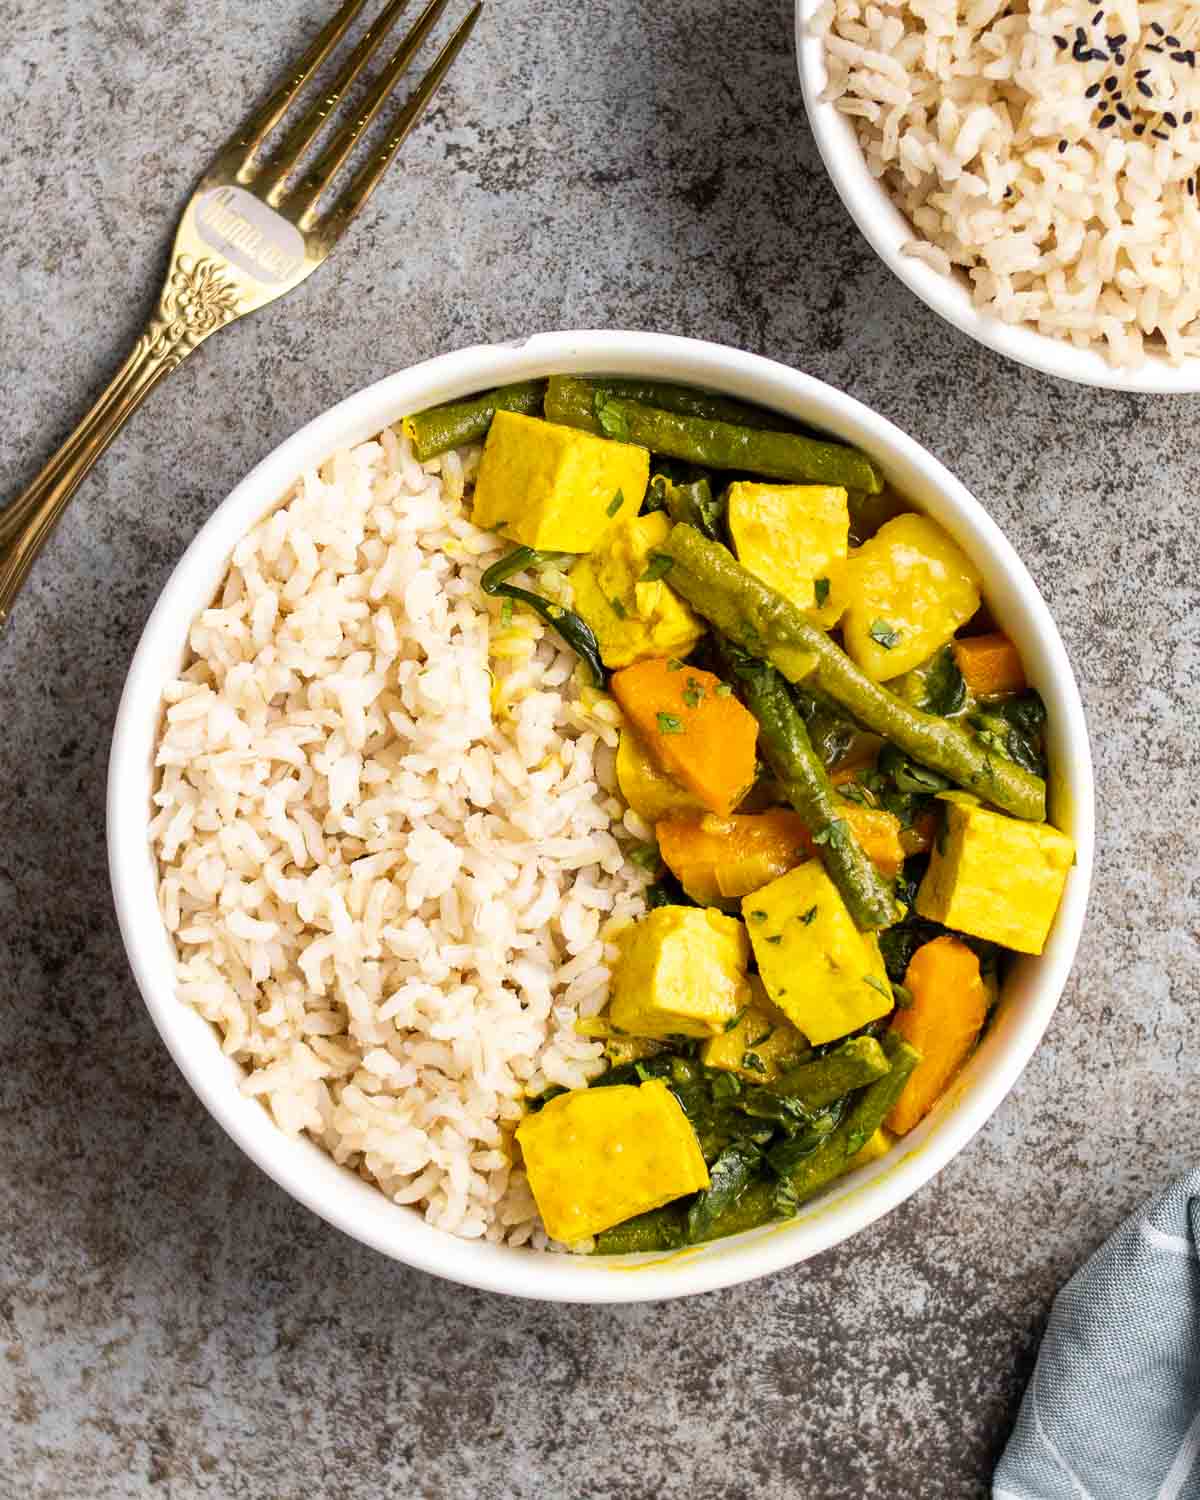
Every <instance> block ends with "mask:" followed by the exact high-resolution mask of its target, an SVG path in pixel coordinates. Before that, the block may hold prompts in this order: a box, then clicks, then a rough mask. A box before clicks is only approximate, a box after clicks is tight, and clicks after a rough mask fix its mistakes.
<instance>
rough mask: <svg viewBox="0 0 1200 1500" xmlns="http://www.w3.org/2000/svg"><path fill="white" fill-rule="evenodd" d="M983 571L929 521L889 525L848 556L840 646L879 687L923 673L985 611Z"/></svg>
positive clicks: (838, 589)
mask: <svg viewBox="0 0 1200 1500" xmlns="http://www.w3.org/2000/svg"><path fill="white" fill-rule="evenodd" d="M979 586H980V577H979V570H978V569H977V568H976V567H975V564H974V563H973V562H972V561H971V560H970V558H969V557H967V555H966V553H965V552H963V550H962V549H961V547H959V546H958V544H957V543H956V542H955V541H954V540H953V538H952V537H951V536H949V534H948V533H947V532H945V531H943V530H942V528H941V527H940V526H939V525H938V524H937V522H936V521H931V520H930V519H929V517H928V516H917V515H911V514H906V515H902V516H896V517H895V518H894V519H893V520H891V521H888V522H886V523H885V524H884V525H883V526H881V527H880V528H879V530H878V531H877V532H876V533H875V535H874V536H873V537H872V538H871V539H870V540H869V541H868V542H864V543H863V545H862V546H861V547H860V548H859V549H858V551H857V552H852V553H851V554H850V557H849V560H848V561H847V563H846V566H845V569H844V571H843V574H842V577H841V579H840V580H839V581H838V583H837V584H836V586H835V593H837V594H839V596H840V601H839V602H840V603H841V604H842V605H843V606H844V610H843V614H842V639H843V640H844V642H845V645H846V650H847V651H848V652H849V654H850V655H851V656H852V657H853V658H854V660H855V661H856V662H857V664H858V665H859V666H860V667H861V668H862V670H863V671H864V672H865V673H866V674H867V676H868V677H870V678H873V679H874V680H875V681H876V682H883V681H885V680H887V679H889V678H892V677H899V676H901V675H902V674H903V673H905V672H908V671H910V670H911V669H912V668H913V667H916V666H919V665H920V664H921V663H922V662H923V661H926V660H927V659H928V658H929V657H931V656H932V655H933V653H934V652H935V651H937V650H938V648H939V647H941V646H944V645H945V644H946V642H947V641H949V640H950V639H951V637H952V636H953V635H954V632H955V631H956V630H957V629H958V627H959V626H960V625H963V624H965V623H966V622H967V621H968V620H969V619H970V618H971V616H972V615H973V614H974V613H975V611H976V610H977V609H978V608H979V600H980V593H979Z"/></svg>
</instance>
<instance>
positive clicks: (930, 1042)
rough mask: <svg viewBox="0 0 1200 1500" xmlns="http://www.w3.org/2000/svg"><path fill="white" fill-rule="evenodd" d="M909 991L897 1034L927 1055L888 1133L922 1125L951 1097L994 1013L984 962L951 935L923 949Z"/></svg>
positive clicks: (909, 975)
mask: <svg viewBox="0 0 1200 1500" xmlns="http://www.w3.org/2000/svg"><path fill="white" fill-rule="evenodd" d="M904 986H905V988H906V989H907V990H908V992H909V994H910V995H911V996H912V1004H911V1005H910V1006H907V1007H906V1008H903V1009H901V1008H898V1009H897V1010H896V1012H895V1014H894V1016H893V1017H892V1024H891V1029H892V1030H893V1031H894V1032H896V1033H897V1034H898V1035H899V1036H902V1037H903V1038H904V1040H905V1041H906V1042H909V1043H910V1044H911V1045H912V1046H914V1047H916V1048H917V1049H918V1050H919V1051H920V1052H921V1054H922V1056H921V1061H920V1062H919V1063H918V1064H917V1066H916V1068H915V1069H914V1070H913V1074H912V1077H911V1078H910V1079H909V1080H908V1082H907V1083H906V1084H905V1086H904V1092H903V1093H902V1094H901V1095H900V1098H899V1099H898V1100H897V1101H896V1103H895V1105H894V1106H893V1107H892V1111H891V1113H890V1114H889V1115H888V1117H887V1127H888V1129H889V1130H892V1131H895V1133H896V1134H897V1135H907V1133H908V1132H909V1131H910V1130H912V1128H913V1127H914V1126H915V1125H918V1124H920V1122H921V1121H922V1120H923V1119H924V1118H925V1116H926V1115H927V1114H928V1113H929V1111H930V1110H931V1109H932V1108H933V1106H934V1105H935V1104H936V1103H937V1101H938V1099H940V1098H941V1096H942V1094H944V1093H945V1091H946V1089H947V1087H948V1086H949V1084H950V1082H951V1080H952V1079H953V1078H954V1075H955V1074H956V1073H957V1072H958V1070H959V1069H960V1068H961V1067H962V1065H963V1063H964V1062H966V1060H967V1058H968V1057H969V1056H970V1054H971V1051H972V1049H973V1048H974V1046H975V1042H976V1039H977V1038H978V1036H979V1033H980V1032H981V1031H982V1030H983V1023H984V1022H985V1021H986V1020H987V1011H988V1006H987V991H986V989H985V988H984V984H983V980H982V978H981V976H980V973H979V960H978V958H976V956H975V954H974V953H973V952H972V951H971V949H970V948H968V947H967V945H966V943H964V942H963V941H962V939H961V938H956V937H953V936H951V935H949V934H947V935H946V936H945V937H939V938H934V940H933V941H932V942H931V943H923V944H922V945H921V947H920V948H918V949H917V951H916V952H915V953H914V954H913V956H912V958H911V959H910V960H909V965H908V971H907V972H906V974H905V976H904Z"/></svg>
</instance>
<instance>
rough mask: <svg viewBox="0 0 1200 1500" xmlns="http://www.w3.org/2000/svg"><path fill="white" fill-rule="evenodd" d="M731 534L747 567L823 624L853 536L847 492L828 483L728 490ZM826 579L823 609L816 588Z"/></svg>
mask: <svg viewBox="0 0 1200 1500" xmlns="http://www.w3.org/2000/svg"><path fill="white" fill-rule="evenodd" d="M728 506H729V508H728V517H729V535H730V538H731V539H732V541H733V546H734V551H735V552H736V553H737V555H738V559H739V561H740V562H741V563H742V566H743V567H745V568H746V569H747V570H748V571H749V572H751V573H753V574H754V576H755V577H756V578H761V579H762V581H763V582H764V583H768V584H770V586H771V587H772V588H773V589H775V590H776V591H777V592H778V593H780V594H782V595H783V596H784V597H785V598H787V599H790V600H791V601H792V603H793V604H798V605H799V606H800V608H801V609H808V610H813V611H815V613H816V616H817V618H818V619H820V621H821V623H822V624H827V625H833V624H836V623H837V621H836V617H835V618H833V619H827V618H824V614H825V610H826V609H828V608H829V606H828V605H827V604H826V602H825V601H826V600H827V599H828V598H829V594H830V589H829V586H828V582H829V579H830V575H831V573H832V572H835V571H837V570H838V569H840V566H841V562H842V560H843V559H844V558H845V556H846V550H847V546H848V541H849V536H850V511H849V508H848V506H847V503H846V491H845V490H844V489H841V488H840V487H839V486H837V485H829V484H751V483H748V482H746V481H744V480H738V481H737V482H736V483H734V484H731V485H730V486H729V492H728ZM818 578H823V579H825V580H826V586H825V587H824V588H823V589H822V591H821V592H822V599H821V603H820V606H818V602H817V598H816V591H815V584H816V580H817V579H818Z"/></svg>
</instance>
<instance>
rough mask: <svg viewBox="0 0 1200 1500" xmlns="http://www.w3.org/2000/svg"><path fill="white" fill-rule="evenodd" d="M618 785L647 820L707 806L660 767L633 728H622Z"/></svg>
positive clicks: (653, 820)
mask: <svg viewBox="0 0 1200 1500" xmlns="http://www.w3.org/2000/svg"><path fill="white" fill-rule="evenodd" d="M617 785H618V786H619V787H620V788H621V796H622V797H624V798H625V800H626V802H628V803H629V805H630V807H632V808H633V810H634V812H635V813H637V815H638V817H639V818H644V819H645V820H646V822H647V823H657V822H658V820H659V819H660V818H665V817H667V816H668V814H670V813H675V812H691V811H702V810H703V807H704V804H703V803H702V802H701V801H700V799H699V798H698V797H693V796H692V794H691V792H689V791H687V790H686V789H685V788H684V787H681V786H680V785H679V783H678V782H677V781H676V780H675V779H674V778H673V777H671V776H668V775H667V773H666V772H665V771H663V770H660V769H659V767H658V764H657V762H656V761H655V760H654V759H653V758H652V757H651V755H650V752H649V751H648V750H647V749H646V747H645V746H644V745H643V744H642V741H641V739H640V738H639V736H638V734H637V733H636V731H634V730H632V729H622V731H621V738H620V741H619V743H618V745H617Z"/></svg>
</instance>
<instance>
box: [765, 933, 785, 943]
mask: <svg viewBox="0 0 1200 1500" xmlns="http://www.w3.org/2000/svg"><path fill="white" fill-rule="evenodd" d="M767 942H768V943H782V942H783V933H781V932H777V933H775V934H774V935H773V936H772V937H769V938H768V939H767Z"/></svg>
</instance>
